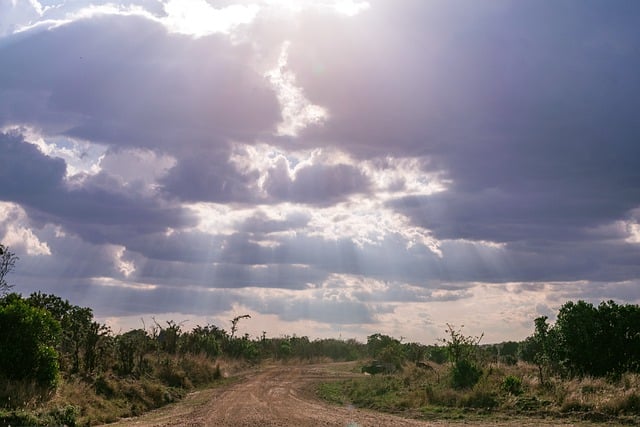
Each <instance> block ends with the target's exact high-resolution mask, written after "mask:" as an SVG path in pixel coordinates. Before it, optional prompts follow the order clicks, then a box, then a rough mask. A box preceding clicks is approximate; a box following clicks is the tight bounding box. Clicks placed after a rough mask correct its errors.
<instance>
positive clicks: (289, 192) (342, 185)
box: [265, 159, 370, 204]
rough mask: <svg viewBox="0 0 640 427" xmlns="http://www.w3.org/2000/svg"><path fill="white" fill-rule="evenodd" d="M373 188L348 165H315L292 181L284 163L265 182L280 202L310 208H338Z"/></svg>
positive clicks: (276, 166) (364, 177) (306, 168)
mask: <svg viewBox="0 0 640 427" xmlns="http://www.w3.org/2000/svg"><path fill="white" fill-rule="evenodd" d="M369 186H370V182H369V180H368V178H367V177H366V176H365V175H364V174H363V173H362V171H361V170H359V169H358V168H356V167H354V166H351V165H347V164H338V165H323V164H312V165H310V166H306V167H302V168H299V169H297V171H296V172H295V175H294V176H293V177H291V176H290V171H289V167H288V164H287V162H286V161H285V160H284V159H281V160H280V161H279V162H278V163H276V165H275V168H274V169H272V170H271V171H270V172H269V175H268V176H267V179H266V182H265V189H266V191H267V192H268V193H269V194H270V195H271V196H273V197H275V198H276V199H278V200H284V201H291V202H299V203H309V204H335V203H337V202H339V201H340V200H344V199H345V198H346V196H349V195H351V194H355V193H364V192H366V191H367V190H368V189H369Z"/></svg>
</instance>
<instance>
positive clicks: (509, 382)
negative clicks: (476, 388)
mask: <svg viewBox="0 0 640 427" xmlns="http://www.w3.org/2000/svg"><path fill="white" fill-rule="evenodd" d="M500 389H501V390H502V391H504V392H505V393H509V394H513V395H514V396H518V395H520V394H522V380H521V379H520V378H519V377H516V376H515V375H507V376H506V377H504V379H503V380H502V385H501V386H500Z"/></svg>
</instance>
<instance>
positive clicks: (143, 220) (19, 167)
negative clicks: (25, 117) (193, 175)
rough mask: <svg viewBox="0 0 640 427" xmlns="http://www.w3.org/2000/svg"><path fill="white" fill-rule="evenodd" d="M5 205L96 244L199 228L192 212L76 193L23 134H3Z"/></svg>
mask: <svg viewBox="0 0 640 427" xmlns="http://www.w3.org/2000/svg"><path fill="white" fill-rule="evenodd" d="M0 150H1V152H2V154H3V155H2V157H1V158H0V181H2V182H3V183H5V184H4V185H2V186H0V200H4V201H9V202H15V203H18V204H20V205H22V206H23V207H24V208H26V209H27V211H28V212H29V215H30V216H31V218H32V220H34V221H35V222H41V223H48V222H51V223H54V224H58V225H62V226H63V227H64V228H65V229H66V230H69V231H73V232H75V233H78V234H79V235H81V236H82V237H83V238H84V239H86V240H88V241H91V242H94V243H117V242H118V241H119V239H120V238H122V236H126V235H128V234H129V233H132V232H134V233H147V232H154V231H160V230H165V229H166V228H167V227H183V226H187V225H192V224H193V223H194V219H193V217H192V216H191V215H190V213H189V211H187V210H185V209H182V208H180V207H175V206H169V205H166V204H165V203H163V202H162V201H159V200H154V199H149V198H145V197H142V196H139V195H136V194H132V195H126V194H122V193H121V192H118V191H117V190H116V191H108V190H106V189H104V188H100V187H96V188H92V186H91V183H90V181H91V180H89V183H88V184H87V185H86V186H84V187H80V188H70V187H68V186H67V184H66V183H65V182H64V176H65V171H66V167H65V163H64V161H63V160H61V159H54V158H51V157H48V156H46V155H44V154H42V153H41V152H40V151H39V150H38V149H37V148H36V147H35V146H34V145H32V144H29V143H27V142H25V141H24V139H23V137H22V136H19V135H17V134H2V133H0Z"/></svg>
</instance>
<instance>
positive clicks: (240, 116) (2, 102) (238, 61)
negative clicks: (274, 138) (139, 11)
mask: <svg viewBox="0 0 640 427" xmlns="http://www.w3.org/2000/svg"><path fill="white" fill-rule="evenodd" d="M251 55H252V52H251V48H250V46H247V45H232V44H231V43H230V41H229V39H228V38H227V37H225V36H217V35H213V36H209V37H206V38H201V39H197V40H193V39H192V38H190V37H186V36H179V35H171V34H168V33H167V32H166V30H165V28H164V27H162V26H161V25H160V24H158V23H156V22H152V21H150V20H148V19H144V18H141V17H134V16H116V15H104V16H96V17H93V18H91V19H83V20H79V21H75V22H73V23H70V24H67V25H63V26H60V27H58V28H54V29H51V30H47V31H41V30H38V31H36V30H33V31H31V32H28V33H27V34H18V35H14V36H10V37H8V38H6V39H5V40H3V43H2V44H1V45H0V56H1V57H2V58H3V67H2V68H1V69H0V113H1V114H0V125H1V124H7V123H12V122H18V123H24V124H34V125H36V126H38V127H39V128H41V129H43V130H44V131H46V132H50V133H65V134H67V135H72V136H76V137H82V138H85V139H88V140H91V141H95V142H102V143H107V144H112V145H125V146H137V147H150V148H154V149H158V148H161V149H163V150H165V151H174V152H180V151H181V150H186V151H187V152H189V151H190V150H189V147H193V146H198V145H203V144H207V143H211V142H216V141H221V140H222V141H224V140H225V138H230V137H233V138H253V137H254V136H255V135H256V134H258V133H261V132H265V131H269V130H271V128H272V127H273V126H274V125H275V123H276V122H277V121H278V120H279V118H280V113H279V106H278V103H277V100H276V98H275V94H274V93H273V91H272V90H271V88H269V87H268V86H267V84H268V83H267V82H266V81H265V79H264V78H263V77H262V76H261V75H260V74H259V73H257V72H256V71H254V70H253V68H252V67H251V66H250V63H251Z"/></svg>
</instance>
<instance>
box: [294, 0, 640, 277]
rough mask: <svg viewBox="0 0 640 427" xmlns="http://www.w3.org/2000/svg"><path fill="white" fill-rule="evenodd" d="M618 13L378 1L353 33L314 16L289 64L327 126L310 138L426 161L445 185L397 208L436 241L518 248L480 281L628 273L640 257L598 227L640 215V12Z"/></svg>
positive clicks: (602, 8) (352, 24) (599, 8)
mask: <svg viewBox="0 0 640 427" xmlns="http://www.w3.org/2000/svg"><path fill="white" fill-rule="evenodd" d="M619 6H620V7H613V8H612V7H609V6H608V5H606V4H604V3H601V2H578V1H569V2H563V3H562V4H557V3H552V2H537V1H524V2H518V3H512V2H493V3H491V4H490V5H488V4H478V3H473V2H469V3H465V5H464V6H462V5H461V4H458V3H446V2H438V3H431V2H422V1H408V2H403V3H402V6H398V4H397V3H395V2H386V1H380V2H375V3H372V7H371V9H370V10H368V11H367V12H364V13H362V14H361V15H359V16H357V17H355V18H354V19H353V21H348V22H347V21H345V20H342V21H341V20H338V19H335V18H334V17H331V16H329V15H326V16H324V17H318V16H315V15H314V16H313V17H312V16H311V15H309V17H308V20H307V21H306V22H305V24H306V25H304V26H302V27H303V28H305V31H304V32H303V33H301V34H299V36H300V37H299V38H297V37H296V38H294V39H293V40H294V41H293V42H292V45H291V51H290V61H289V65H290V66H291V67H292V68H293V69H294V70H295V72H296V73H297V76H298V78H299V81H300V82H301V84H302V85H303V87H304V88H305V91H306V94H307V96H308V97H309V99H310V100H311V102H313V103H316V104H318V105H322V106H323V107H325V108H327V109H328V111H330V113H331V115H330V118H329V119H328V120H327V123H326V125H325V126H322V127H314V128H309V129H308V130H307V131H306V133H305V138H306V139H304V141H305V142H306V143H309V144H314V143H317V142H318V141H320V140H323V141H339V144H340V146H341V147H342V148H343V149H346V150H349V151H350V152H351V153H353V154H355V155H356V156H362V157H372V156H379V155H381V154H383V155H394V156H398V157H401V156H414V155H418V156H421V157H423V158H425V159H428V161H429V163H428V168H429V169H426V170H425V172H433V171H434V170H435V171H438V172H441V173H442V174H443V175H442V177H443V178H444V179H447V180H448V181H449V184H448V186H447V189H446V190H445V191H444V192H441V193H436V194H433V195H428V196H427V195H424V196H404V197H401V198H397V199H396V200H392V201H390V202H389V204H388V206H390V207H392V208H393V209H395V210H397V211H398V212H400V213H403V214H405V215H407V216H408V217H409V218H410V219H411V220H412V222H413V223H414V224H416V225H418V226H420V227H424V228H427V229H430V230H432V232H433V235H434V237H436V238H438V239H467V240H470V241H483V240H484V241H491V242H500V243H507V244H508V246H507V250H506V258H507V259H508V260H509V262H510V263H511V264H510V265H509V266H508V267H509V268H506V267H505V269H504V271H495V274H493V273H491V274H489V273H490V272H489V271H487V270H488V269H490V268H491V266H488V267H486V268H485V269H484V271H487V274H486V275H484V274H483V273H482V272H483V269H480V270H478V272H477V273H476V274H478V275H479V276H481V277H482V276H484V277H485V278H491V279H492V280H496V279H497V280H500V278H501V277H502V278H503V279H506V278H507V277H523V276H524V278H525V279H526V278H529V279H532V278H534V277H535V278H541V277H543V276H555V277H557V278H559V277H562V278H565V279H566V278H569V277H574V278H576V277H583V275H584V277H592V278H595V277H603V276H605V275H606V274H611V275H612V277H623V276H626V277H633V276H634V275H635V274H637V271H636V269H635V268H634V267H633V265H632V263H629V262H628V261H627V259H628V258H629V257H633V256H635V255H636V250H635V246H633V245H629V244H628V243H626V242H625V241H624V240H623V239H621V238H620V236H619V232H618V231H615V230H610V231H611V232H612V233H613V235H611V234H609V235H607V234H606V233H603V232H602V230H604V229H605V228H606V227H607V226H608V225H610V224H612V223H614V222H615V221H619V220H627V219H629V218H630V217H631V215H632V212H633V209H635V208H637V207H638V206H640V168H639V167H638V161H637V159H640V144H638V138H639V137H640V121H638V120H637V111H640V74H638V73H637V72H636V71H635V70H637V69H640V50H639V48H638V45H639V44H638V42H639V41H640V31H638V28H637V22H636V19H635V18H636V17H637V16H640V6H639V5H638V4H636V3H633V2H625V3H624V4H621V5H619ZM330 22H331V24H332V25H331V28H332V31H331V32H329V33H326V32H325V33H323V37H318V34H320V33H321V29H322V28H326V27H328V26H329V23H330ZM371 40H376V41H377V42H378V43H377V44H376V49H377V50H376V54H375V55H374V54H371V50H370V49H369V48H368V47H369V46H371ZM345 57H346V58H349V60H348V61H344V60H340V58H345ZM598 230H600V231H598ZM598 233H600V234H599V235H598ZM540 243H544V245H545V246H546V247H545V248H543V249H542V251H541V252H537V251H538V248H539V246H540ZM523 246H524V248H523ZM592 246H595V247H592ZM511 250H513V252H511ZM629 253H630V254H631V255H629ZM447 258H448V259H447ZM455 258H460V256H459V255H458V256H456V254H455V253H451V252H450V253H445V258H444V259H443V260H442V265H441V266H440V269H441V270H440V271H442V272H443V273H444V272H446V271H448V270H449V268H448V267H447V264H449V260H451V259H455ZM534 260H535V261H536V262H542V265H545V267H544V268H539V267H538V269H537V271H536V269H534V267H533V264H534ZM466 261H467V262H470V261H471V260H470V259H466ZM482 261H483V262H485V263H486V260H482ZM474 264H475V263H474ZM443 265H444V267H443ZM463 269H465V268H464V267H463ZM469 270H470V271H471V268H470V269H469ZM510 271H511V273H510ZM517 271H520V273H516V272H517ZM551 272H553V273H551Z"/></svg>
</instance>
